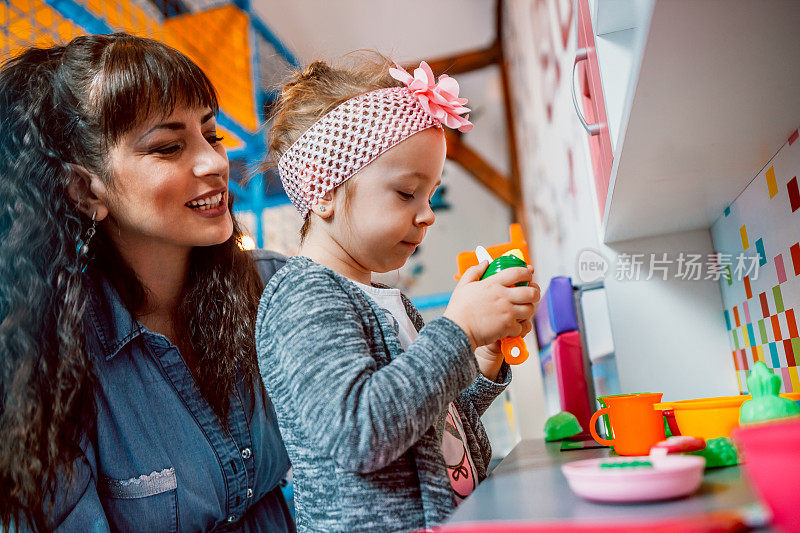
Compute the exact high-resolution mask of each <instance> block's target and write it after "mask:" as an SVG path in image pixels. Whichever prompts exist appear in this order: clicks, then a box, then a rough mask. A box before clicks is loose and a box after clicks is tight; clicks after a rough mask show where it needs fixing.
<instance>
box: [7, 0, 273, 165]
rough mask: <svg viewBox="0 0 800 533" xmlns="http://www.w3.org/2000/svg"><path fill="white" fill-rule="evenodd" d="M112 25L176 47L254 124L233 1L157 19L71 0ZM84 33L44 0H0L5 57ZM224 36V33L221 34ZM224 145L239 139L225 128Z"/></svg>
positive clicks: (245, 52) (124, 3) (119, 6)
mask: <svg viewBox="0 0 800 533" xmlns="http://www.w3.org/2000/svg"><path fill="white" fill-rule="evenodd" d="M76 1H77V2H78V3H79V4H81V5H82V6H83V7H84V8H86V9H87V10H88V11H89V12H91V13H92V14H94V15H95V16H97V17H98V18H101V19H103V20H104V21H105V22H106V23H107V24H108V25H109V26H111V27H113V28H114V29H115V30H124V31H127V32H130V33H133V34H136V35H142V36H147V37H151V38H154V39H159V40H161V41H163V42H166V43H167V44H169V45H171V46H173V47H175V48H177V49H179V50H181V51H182V52H183V53H185V54H186V55H187V56H189V57H190V58H191V59H192V60H193V61H195V62H196V63H197V64H198V65H199V66H200V67H201V68H202V69H203V70H204V71H205V72H206V73H207V75H208V77H209V79H210V80H211V82H212V83H213V84H214V86H215V87H216V89H217V92H218V95H219V100H220V107H221V108H222V109H223V110H224V111H225V112H226V114H228V116H230V117H231V118H233V119H234V120H235V121H236V122H237V123H238V124H239V125H240V126H242V127H244V128H245V129H247V130H250V131H253V132H255V131H256V129H257V127H258V116H257V113H256V102H255V98H254V86H253V79H252V76H253V74H252V72H251V64H250V45H249V31H250V23H249V18H248V15H247V14H246V13H245V12H244V11H242V10H241V9H239V8H238V7H236V6H234V5H224V6H220V7H216V8H212V9H209V10H207V11H202V12H199V13H191V14H186V15H181V16H178V17H172V18H170V19H168V20H166V21H164V22H163V24H162V22H161V21H160V20H158V19H156V18H154V17H152V16H151V15H150V14H149V13H148V12H147V11H146V10H145V9H143V8H142V7H141V6H140V5H138V4H137V3H135V2H131V1H130V0H76ZM82 33H84V31H83V29H82V28H81V27H79V26H77V25H76V24H74V23H73V22H72V21H70V20H67V19H65V18H64V17H63V16H62V15H61V14H60V13H59V12H58V11H56V10H54V9H53V8H51V7H50V6H49V5H48V4H46V3H45V2H44V1H43V0H3V1H0V52H2V53H3V54H4V55H6V57H7V56H8V54H9V53H13V52H14V51H15V50H18V49H19V48H20V47H23V46H29V45H31V44H36V45H40V46H49V45H52V44H53V43H54V42H57V41H59V42H66V41H69V40H70V39H72V38H73V37H75V36H76V35H80V34H82ZM220 36H224V38H220ZM223 137H225V140H224V141H223V144H224V145H225V147H226V148H227V149H237V148H243V147H244V142H243V141H242V140H241V139H240V138H238V137H237V136H235V135H233V134H232V133H230V132H224V134H223Z"/></svg>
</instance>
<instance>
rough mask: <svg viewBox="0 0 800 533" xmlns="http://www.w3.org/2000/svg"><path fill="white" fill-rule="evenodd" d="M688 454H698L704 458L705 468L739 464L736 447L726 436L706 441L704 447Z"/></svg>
mask: <svg viewBox="0 0 800 533" xmlns="http://www.w3.org/2000/svg"><path fill="white" fill-rule="evenodd" d="M689 455H699V456H700V457H703V458H705V460H706V468H719V467H721V466H733V465H738V464H739V454H738V453H737V452H736V447H735V446H734V445H733V442H731V439H729V438H728V437H719V438H716V439H709V440H707V441H706V447H705V449H703V450H700V451H697V452H691V453H689Z"/></svg>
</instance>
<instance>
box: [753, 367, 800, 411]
mask: <svg viewBox="0 0 800 533" xmlns="http://www.w3.org/2000/svg"><path fill="white" fill-rule="evenodd" d="M747 388H748V389H750V394H752V395H753V399H752V400H749V401H746V402H744V404H742V410H741V412H740V413H739V423H740V424H753V423H755V422H764V421H767V420H773V419H775V418H785V417H787V416H794V415H799V414H800V408H798V407H797V404H796V403H795V402H793V401H792V400H790V399H788V398H782V397H781V396H780V395H779V394H778V391H779V390H780V388H781V378H780V377H779V376H776V375H775V374H774V373H773V372H772V370H770V369H769V367H767V365H765V364H764V362H763V361H756V364H755V365H753V369H752V370H751V371H750V375H749V376H747Z"/></svg>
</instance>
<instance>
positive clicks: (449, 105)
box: [389, 61, 472, 133]
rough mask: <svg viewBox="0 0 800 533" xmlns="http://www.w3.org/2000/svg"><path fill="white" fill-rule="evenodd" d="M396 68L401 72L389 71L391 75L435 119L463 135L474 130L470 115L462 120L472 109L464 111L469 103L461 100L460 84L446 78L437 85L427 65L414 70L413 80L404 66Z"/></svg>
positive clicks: (393, 69)
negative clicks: (402, 84)
mask: <svg viewBox="0 0 800 533" xmlns="http://www.w3.org/2000/svg"><path fill="white" fill-rule="evenodd" d="M395 66H396V67H397V68H390V69H389V74H390V75H391V76H392V77H393V78H394V79H396V80H397V81H400V82H402V83H405V84H406V86H407V87H408V90H409V91H411V92H412V93H413V95H414V96H415V97H416V98H417V100H419V103H420V104H421V105H422V107H423V109H425V111H427V112H428V113H429V114H430V115H431V116H432V117H433V118H435V119H436V120H438V121H439V122H441V123H442V124H444V125H445V126H447V127H448V128H452V129H457V130H458V131H460V132H462V133H466V132H468V131H469V130H471V129H472V122H470V121H469V114H467V115H465V116H463V117H462V116H461V114H462V113H469V111H470V109H469V108H467V107H464V104H466V103H467V99H466V98H459V97H458V82H457V81H456V80H455V79H453V78H451V77H450V76H448V75H447V74H442V75H441V76H439V82H438V83H437V82H436V77H435V76H434V75H433V70H431V67H430V66H429V65H428V64H427V63H426V62H425V61H423V62H421V63H420V64H419V67H418V68H415V69H414V75H413V76H412V75H411V74H409V73H408V72H406V71H405V69H403V67H401V66H400V65H397V64H396V63H395Z"/></svg>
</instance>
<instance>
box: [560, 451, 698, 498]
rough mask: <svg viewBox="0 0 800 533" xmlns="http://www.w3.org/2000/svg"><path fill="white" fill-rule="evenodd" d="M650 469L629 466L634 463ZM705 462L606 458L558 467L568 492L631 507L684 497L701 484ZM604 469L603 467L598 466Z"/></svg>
mask: <svg viewBox="0 0 800 533" xmlns="http://www.w3.org/2000/svg"><path fill="white" fill-rule="evenodd" d="M644 462H646V463H649V465H652V466H630V465H632V464H634V465H635V464H637V463H644ZM705 464H706V461H705V459H704V458H702V457H699V456H695V455H667V456H662V457H658V456H652V455H650V456H641V457H609V458H605V459H587V460H584V461H575V462H572V463H567V464H565V465H562V466H561V470H562V472H564V475H565V476H566V478H567V482H568V483H569V487H570V488H571V489H572V491H573V492H574V493H575V494H577V495H578V496H580V497H582V498H586V499H587V500H593V501H598V502H609V503H633V502H649V501H657V500H667V499H670V498H678V497H680V496H687V495H689V494H691V493H693V492H694V491H696V490H697V489H698V488H699V487H700V484H701V483H702V482H703V469H704V468H705ZM601 465H606V466H601Z"/></svg>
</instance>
